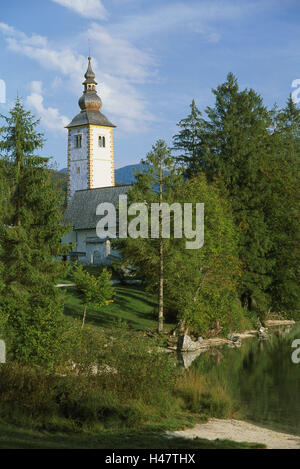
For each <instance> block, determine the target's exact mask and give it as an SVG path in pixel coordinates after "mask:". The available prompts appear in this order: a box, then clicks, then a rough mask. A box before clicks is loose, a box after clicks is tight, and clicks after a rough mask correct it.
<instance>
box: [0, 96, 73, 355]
mask: <svg viewBox="0 0 300 469" xmlns="http://www.w3.org/2000/svg"><path fill="white" fill-rule="evenodd" d="M2 118H3V119H4V121H5V125H4V126H3V127H2V128H1V134H0V137H1V141H0V152H1V157H2V159H3V167H5V176H6V179H7V180H8V181H9V183H10V188H9V193H8V197H7V209H6V211H5V213H4V220H3V224H2V226H1V231H0V246H1V252H0V262H1V264H2V266H3V269H2V285H3V289H2V292H1V302H0V306H1V312H2V315H6V316H7V340H8V344H9V351H10V353H11V355H12V356H13V357H15V358H17V359H19V360H23V361H27V362H39V363H42V362H45V363H47V362H51V360H54V357H55V354H56V352H57V349H58V346H59V341H60V334H61V331H62V325H63V318H62V303H61V301H60V297H59V294H58V289H57V288H55V285H56V283H57V281H58V279H59V278H60V276H61V274H62V271H63V269H64V266H63V264H62V263H60V262H58V261H56V260H55V257H58V256H60V255H61V254H62V253H63V252H64V250H65V247H63V246H62V244H61V239H62V237H63V235H64V234H65V231H66V230H65V227H63V226H62V224H61V223H60V221H61V208H60V207H61V200H60V196H59V194H58V193H57V191H56V190H54V189H53V185H52V183H51V179H50V171H49V168H48V159H47V158H43V157H40V156H38V155H36V154H35V152H36V150H38V149H42V147H43V143H44V139H43V136H42V134H41V133H39V132H37V131H36V127H37V126H38V124H39V121H36V120H35V119H34V117H33V115H32V114H31V113H30V112H27V111H26V110H25V109H24V107H23V105H22V103H21V101H20V99H17V101H16V104H15V106H14V108H13V109H12V110H11V112H10V115H9V116H8V117H5V116H2Z"/></svg>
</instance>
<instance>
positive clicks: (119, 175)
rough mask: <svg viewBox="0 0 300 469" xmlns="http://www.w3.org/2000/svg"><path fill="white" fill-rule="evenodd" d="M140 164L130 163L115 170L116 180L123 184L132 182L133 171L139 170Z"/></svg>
mask: <svg viewBox="0 0 300 469" xmlns="http://www.w3.org/2000/svg"><path fill="white" fill-rule="evenodd" d="M143 167H144V166H143V165H142V164H130V165H128V166H124V167H123V168H119V169H116V170H115V178H116V182H122V183H124V184H132V183H133V182H134V181H135V177H134V172H135V170H137V171H141V170H142V169H143Z"/></svg>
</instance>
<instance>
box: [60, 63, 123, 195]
mask: <svg viewBox="0 0 300 469" xmlns="http://www.w3.org/2000/svg"><path fill="white" fill-rule="evenodd" d="M88 60H89V64H88V69H87V72H86V74H85V81H84V82H83V85H84V91H83V95H82V96H81V98H80V99H79V102H78V104H79V107H80V108H81V112H80V113H79V114H78V115H77V116H76V117H74V119H73V120H72V122H71V123H70V124H69V125H68V126H67V129H68V195H69V200H70V199H71V198H72V197H73V195H74V193H75V192H76V191H78V190H85V189H96V188H100V187H112V186H114V185H115V171H114V143H113V129H114V127H115V126H114V125H113V124H112V123H111V122H110V121H109V120H108V119H107V118H106V117H105V116H104V115H103V114H102V113H101V112H100V109H101V107H102V101H101V99H100V98H99V96H98V95H97V89H96V86H97V83H96V81H95V73H94V72H93V70H92V66H91V57H89V58H88Z"/></svg>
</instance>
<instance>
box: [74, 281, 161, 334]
mask: <svg viewBox="0 0 300 469" xmlns="http://www.w3.org/2000/svg"><path fill="white" fill-rule="evenodd" d="M65 293H66V304H65V314H66V315H68V316H71V317H73V318H75V319H81V318H82V312H83V306H82V304H81V301H80V299H79V297H78V296H77V295H76V290H75V288H67V289H66V291H65ZM118 319H122V320H123V321H126V322H127V323H128V325H129V326H131V327H133V328H135V329H144V328H152V327H153V328H155V327H156V303H155V301H154V300H153V299H152V298H151V296H150V295H149V294H147V293H145V292H144V291H143V290H142V289H141V288H139V287H137V286H134V287H133V286H118V287H116V297H115V300H114V302H113V303H111V304H110V305H109V306H106V307H103V308H95V307H90V308H88V312H87V323H89V324H92V325H95V326H99V327H112V326H113V325H114V323H115V321H117V320H118Z"/></svg>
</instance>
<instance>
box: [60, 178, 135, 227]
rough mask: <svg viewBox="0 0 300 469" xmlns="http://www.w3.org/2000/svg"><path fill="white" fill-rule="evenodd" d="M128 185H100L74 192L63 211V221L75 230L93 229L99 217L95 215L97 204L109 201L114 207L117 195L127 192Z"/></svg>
mask: <svg viewBox="0 0 300 469" xmlns="http://www.w3.org/2000/svg"><path fill="white" fill-rule="evenodd" d="M130 187H131V186H130V185H124V186H115V187H101V188H99V189H86V190H82V191H77V192H75V194H74V195H73V197H72V199H71V200H70V203H69V205H68V207H67V209H66V211H65V214H64V223H65V224H66V225H71V226H72V227H73V228H74V229H75V230H87V229H95V228H96V225H97V223H98V221H99V219H100V218H99V216H98V215H96V209H97V206H98V205H99V204H101V203H104V202H110V203H112V204H114V206H115V207H116V206H117V204H118V202H119V196H120V195H122V194H127V192H128V191H129V189H130Z"/></svg>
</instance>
